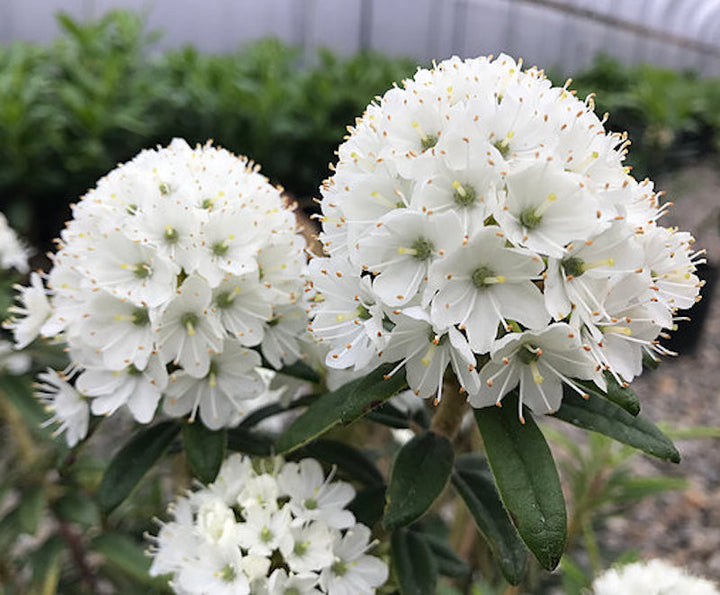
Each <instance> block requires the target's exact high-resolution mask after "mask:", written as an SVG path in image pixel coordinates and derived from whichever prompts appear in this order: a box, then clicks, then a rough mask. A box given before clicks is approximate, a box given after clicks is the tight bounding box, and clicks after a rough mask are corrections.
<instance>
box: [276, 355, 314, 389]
mask: <svg viewBox="0 0 720 595" xmlns="http://www.w3.org/2000/svg"><path fill="white" fill-rule="evenodd" d="M278 373H279V374H285V375H287V376H292V377H293V378H299V379H300V380H307V381H308V382H312V383H318V382H320V381H321V380H322V378H320V375H319V374H318V373H317V372H316V371H315V370H313V369H312V368H311V367H310V366H308V365H307V364H306V363H305V362H303V361H302V360H297V361H296V362H295V363H292V364H289V365H287V366H285V367H284V368H282V369H281V370H278Z"/></svg>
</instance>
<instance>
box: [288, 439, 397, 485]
mask: <svg viewBox="0 0 720 595" xmlns="http://www.w3.org/2000/svg"><path fill="white" fill-rule="evenodd" d="M294 454H296V455H298V456H294V457H293V458H300V457H302V456H308V457H312V458H314V459H319V460H321V461H324V462H325V463H329V464H330V465H337V467H338V469H339V470H340V471H341V472H342V473H343V475H344V476H345V477H347V478H348V479H352V480H356V481H360V482H362V483H364V484H365V485H378V484H379V485H384V484H385V478H384V477H383V476H382V473H380V471H378V468H377V467H376V466H375V464H374V463H373V462H372V461H371V460H370V459H369V458H368V457H367V455H366V454H365V453H363V452H362V451H360V450H358V449H356V448H353V447H352V446H350V445H348V444H345V443H344V442H338V441H337V440H322V439H320V440H315V441H313V442H311V443H310V444H307V445H305V446H304V447H303V448H302V449H299V450H297V451H295V453H294Z"/></svg>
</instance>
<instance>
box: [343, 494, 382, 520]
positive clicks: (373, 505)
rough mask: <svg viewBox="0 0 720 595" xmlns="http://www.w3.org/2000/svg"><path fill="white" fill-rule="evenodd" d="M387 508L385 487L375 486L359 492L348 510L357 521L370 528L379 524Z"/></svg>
mask: <svg viewBox="0 0 720 595" xmlns="http://www.w3.org/2000/svg"><path fill="white" fill-rule="evenodd" d="M384 508H385V486H384V485H375V486H372V487H369V488H365V489H364V490H359V491H358V492H357V493H356V494H355V498H354V499H353V501H352V502H350V504H348V510H349V511H350V512H352V513H353V514H354V515H355V520H357V522H358V523H362V524H363V525H366V526H368V527H372V526H374V525H375V523H377V522H378V521H379V520H380V518H381V517H382V515H383V510H384Z"/></svg>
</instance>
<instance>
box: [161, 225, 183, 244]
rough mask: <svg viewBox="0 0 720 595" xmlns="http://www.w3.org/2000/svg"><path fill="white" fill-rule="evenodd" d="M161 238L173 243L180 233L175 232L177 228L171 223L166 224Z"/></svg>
mask: <svg viewBox="0 0 720 595" xmlns="http://www.w3.org/2000/svg"><path fill="white" fill-rule="evenodd" d="M163 238H164V239H165V241H166V242H167V243H168V244H174V243H175V242H177V241H178V239H179V238H180V234H179V233H178V232H177V229H175V228H174V227H172V226H171V225H166V226H165V231H164V232H163Z"/></svg>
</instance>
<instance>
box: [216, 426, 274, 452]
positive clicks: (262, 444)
mask: <svg viewBox="0 0 720 595" xmlns="http://www.w3.org/2000/svg"><path fill="white" fill-rule="evenodd" d="M227 447H228V450H232V451H234V452H242V453H244V454H248V455H255V456H259V457H267V456H270V455H271V454H272V452H273V449H272V440H270V438H268V437H267V436H265V435H263V434H260V433H257V432H250V431H249V430H247V429H245V428H240V427H237V428H232V429H230V430H228V433H227Z"/></svg>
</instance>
